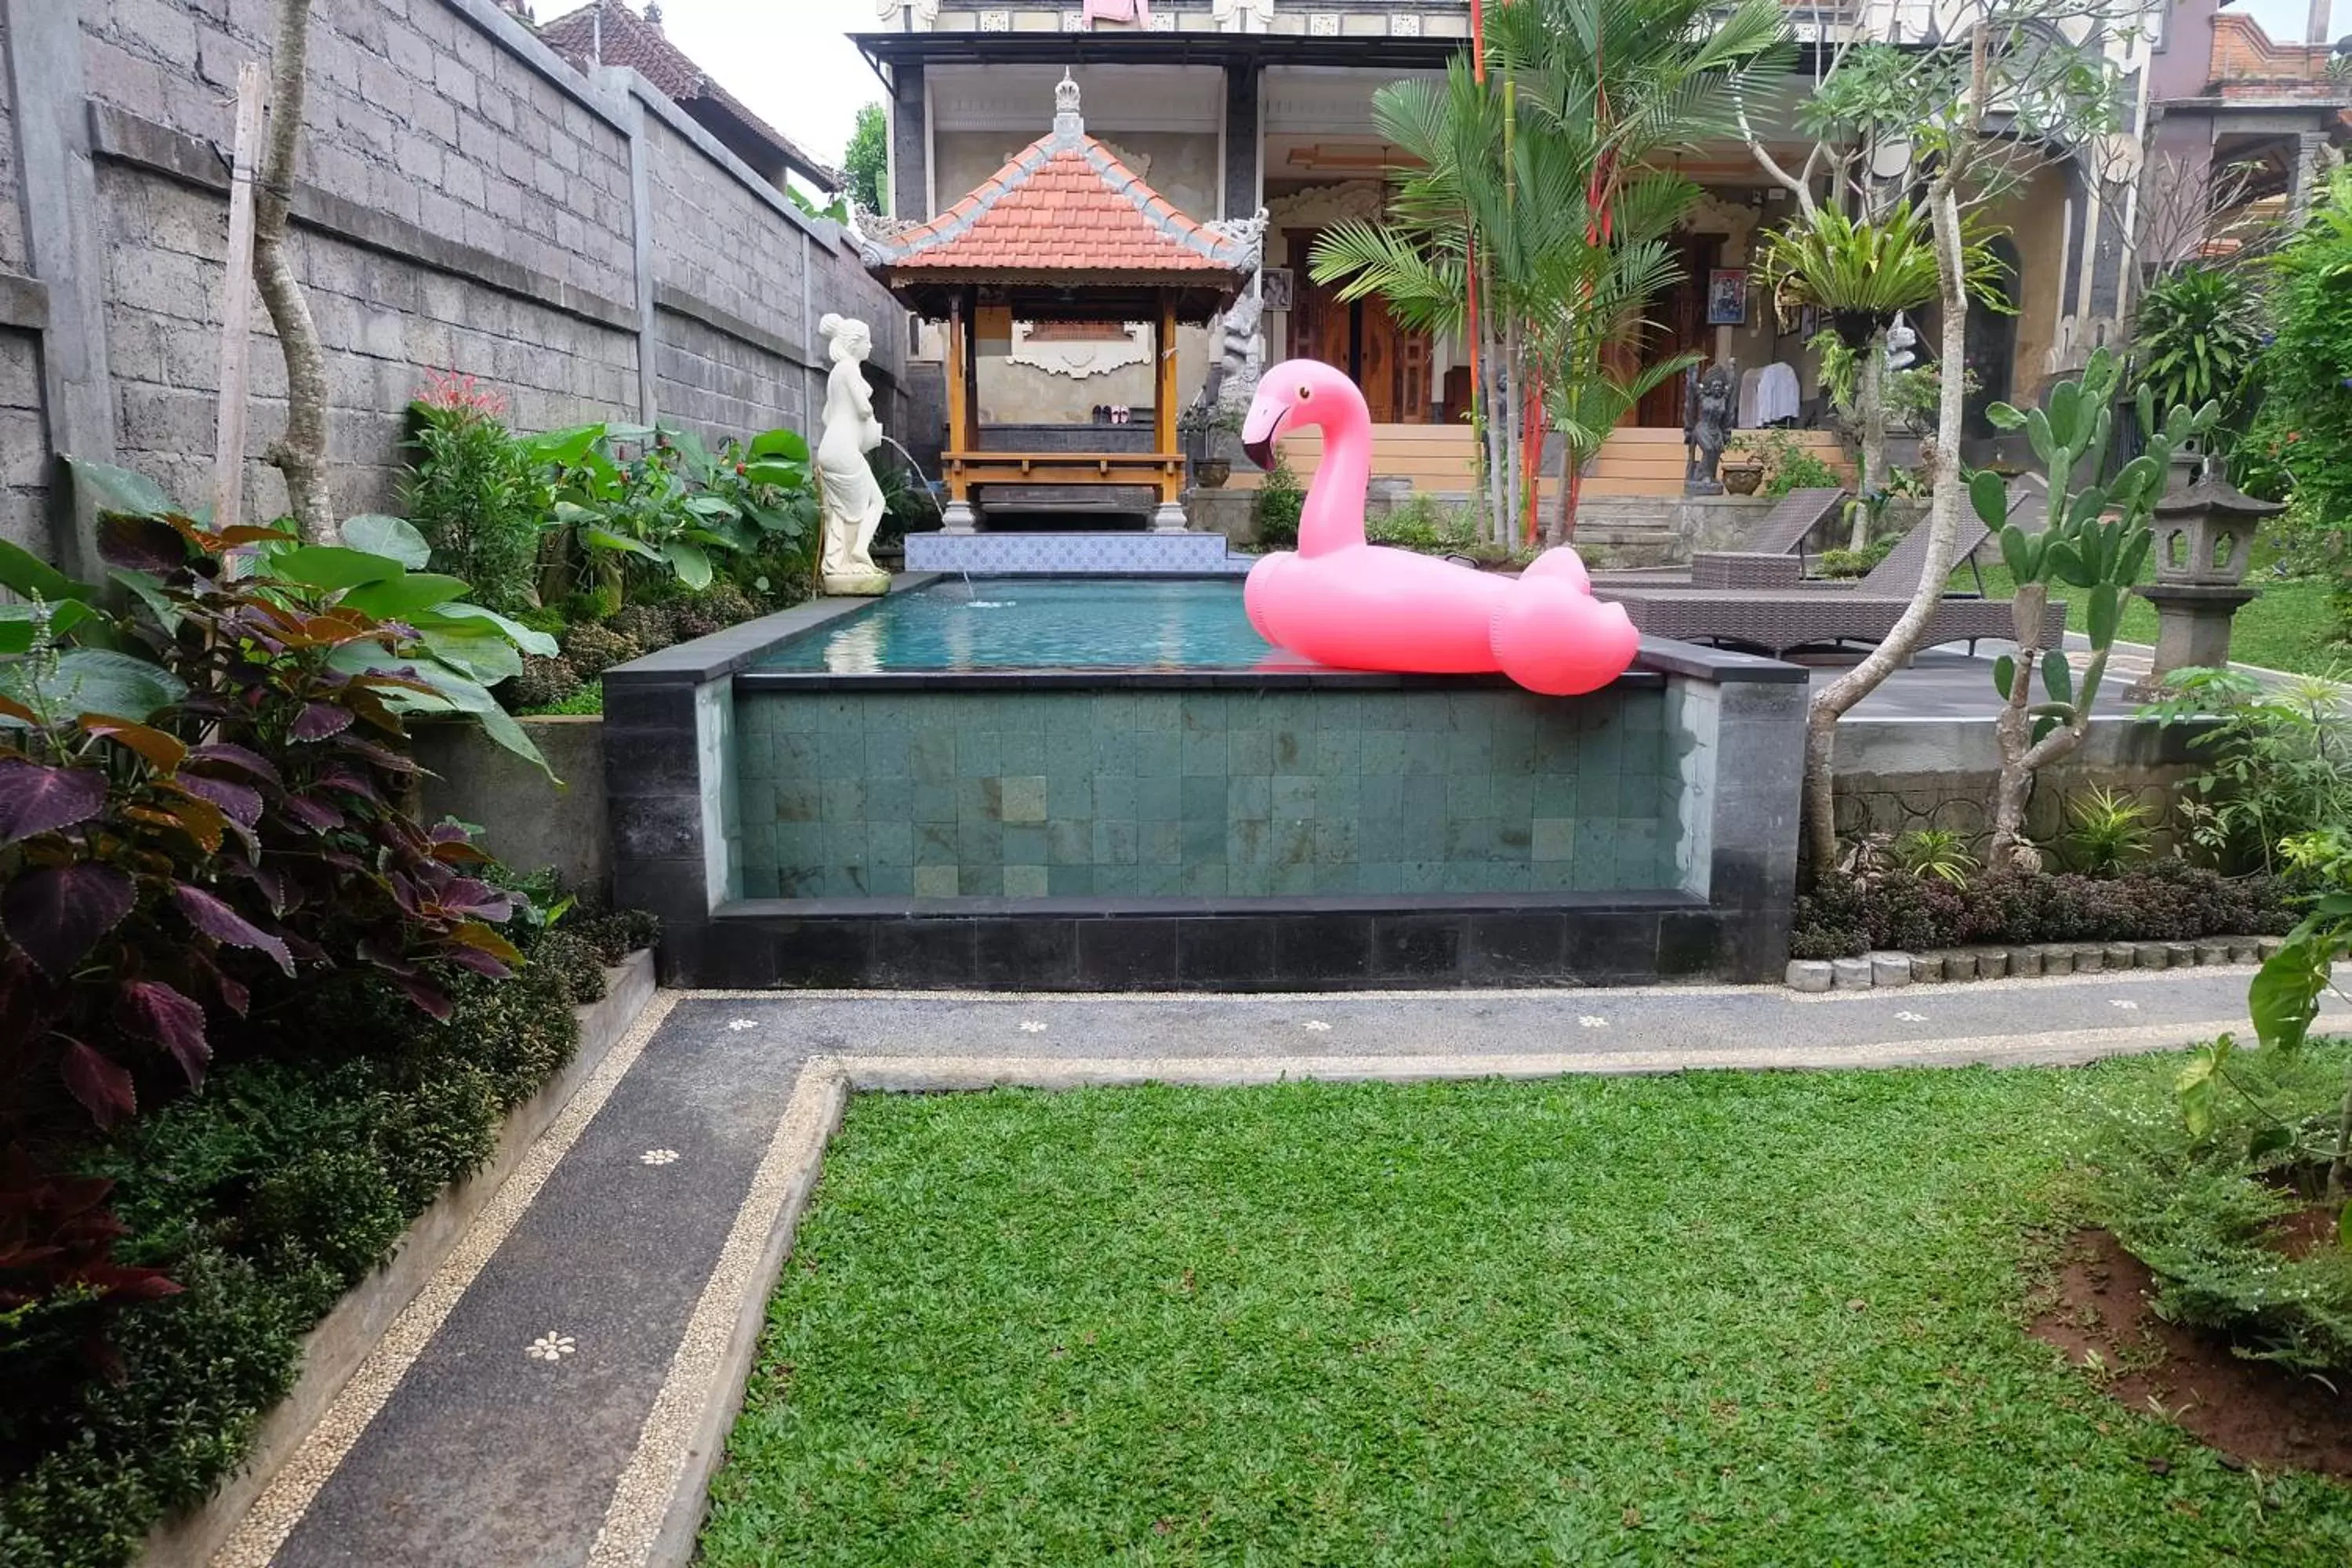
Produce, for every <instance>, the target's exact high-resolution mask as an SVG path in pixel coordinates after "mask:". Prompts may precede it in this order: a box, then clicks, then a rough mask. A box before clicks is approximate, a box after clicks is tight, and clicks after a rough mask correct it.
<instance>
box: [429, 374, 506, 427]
mask: <svg viewBox="0 0 2352 1568" xmlns="http://www.w3.org/2000/svg"><path fill="white" fill-rule="evenodd" d="M416 401H417V402H419V403H422V404H423V405H425V406H426V407H427V408H441V409H447V410H449V411H450V412H452V413H455V412H457V411H458V410H461V409H463V410H468V411H470V412H472V413H475V414H478V415H480V416H482V417H484V418H485V419H502V418H504V417H505V416H506V412H507V400H506V399H505V398H503V397H501V396H499V395H498V393H497V392H495V391H494V390H492V389H491V388H489V387H487V386H484V385H482V384H480V383H479V382H478V381H476V380H475V379H474V378H473V377H472V376H470V375H459V374H457V373H456V372H454V371H445V370H436V371H429V372H427V373H426V374H425V390H424V391H422V392H420V393H418V394H417V395H416Z"/></svg>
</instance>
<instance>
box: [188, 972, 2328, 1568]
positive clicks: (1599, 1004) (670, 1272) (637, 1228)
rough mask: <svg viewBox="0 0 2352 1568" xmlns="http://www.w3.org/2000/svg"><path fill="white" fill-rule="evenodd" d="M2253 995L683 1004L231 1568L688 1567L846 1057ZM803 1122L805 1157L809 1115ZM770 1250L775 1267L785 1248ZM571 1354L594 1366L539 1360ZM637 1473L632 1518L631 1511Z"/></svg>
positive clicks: (338, 1416) (1869, 1019)
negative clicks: (664, 1453)
mask: <svg viewBox="0 0 2352 1568" xmlns="http://www.w3.org/2000/svg"><path fill="white" fill-rule="evenodd" d="M2249 973H2250V972H2249V971H2247V970H2245V969H2240V968H2211V969H2198V970H2194V971H2190V972H2185V973H2145V972H2141V973H2122V974H2105V973H2102V974H2092V975H2082V976H2075V977H2071V978H2052V979H2047V980H2026V981H2009V982H1989V983H1981V984H1973V985H1949V986H1917V987H1909V988H1905V989H1901V990H1894V991H1876V992H1862V993H1853V994H1832V995H1829V996H1824V997H1810V998H1809V997H1801V996H1798V995H1796V994H1792V993H1790V992H1788V991H1785V990H1781V989H1779V988H1764V987H1759V988H1729V987H1718V988H1684V989H1664V988H1654V989H1640V990H1590V991H1577V992H1549V993H1528V992H1513V993H1454V994H1447V995H1444V996H1436V995H1429V994H1386V995H1380V994H1374V995H1363V994H1355V995H1349V996H1330V995H1321V996H1255V997H1240V996H1205V997H1184V998H1174V997H1150V998H1145V997H1124V996H1087V997H1051V998H1047V997H1024V996H1017V995H985V996H974V995H954V994H919V995H910V994H856V995H840V994H775V993H761V994H723V993H676V994H665V995H664V996H662V997H661V998H659V999H658V1000H657V1001H656V1004H655V1007H654V1010H653V1011H652V1012H651V1013H650V1014H649V1015H648V1016H647V1019H646V1022H645V1023H644V1024H642V1025H641V1026H640V1027H639V1029H638V1031H636V1032H635V1034H633V1035H632V1036H631V1037H630V1038H628V1039H627V1040H625V1041H624V1042H623V1043H622V1044H621V1045H620V1046H619V1047H616V1048H615V1049H614V1053H613V1055H612V1056H611V1057H610V1058H607V1059H606V1061H605V1062H604V1065H603V1066H602V1067H601V1068H599V1069H598V1070H597V1071H596V1072H595V1073H594V1074H593V1076H592V1077H591V1078H590V1079H589V1080H588V1082H587V1084H586V1086H585V1087H584V1088H583V1089H582V1091H581V1094H580V1097H579V1099H578V1100H576V1101H575V1102H574V1106H573V1109H572V1111H571V1112H570V1113H568V1114H567V1116H566V1117H565V1118H564V1119H563V1120H562V1121H559V1122H558V1123H557V1125H556V1127H555V1129H554V1130H553V1131H551V1133H550V1134H549V1136H548V1137H547V1138H546V1139H544V1140H542V1142H541V1146H540V1147H539V1149H538V1150H537V1151H535V1152H534V1154H533V1156H532V1157H531V1158H530V1159H528V1160H526V1162H525V1164H524V1166H523V1168H522V1170H521V1171H520V1173H518V1175H517V1176H516V1177H515V1178H514V1181H513V1182H512V1183H510V1184H509V1191H510V1193H511V1194H513V1195H511V1196H510V1195H509V1194H502V1195H501V1197H500V1199H499V1201H498V1202H497V1203H495V1204H494V1205H492V1207H491V1209H490V1210H489V1211H488V1213H487V1214H486V1215H485V1216H484V1218H483V1219H482V1220H481V1221H479V1222H478V1224H477V1227H476V1233H475V1234H474V1235H472V1236H469V1237H468V1238H467V1241H466V1242H465V1243H464V1244H462V1245H461V1246H460V1247H458V1249H457V1252H456V1253H454V1254H453V1255H452V1257H451V1259H450V1262H449V1263H448V1264H447V1265H446V1266H445V1267H444V1268H443V1270H442V1273H441V1275H440V1276H439V1277H437V1278H436V1279H435V1280H434V1282H433V1283H432V1284H431V1285H430V1286H428V1287H427V1289H425V1291H424V1292H423V1293H422V1294H421V1295H420V1296H419V1297H418V1299H417V1300H416V1301H415V1303H414V1304H412V1306H411V1307H410V1308H409V1310H408V1311H407V1313H406V1314H404V1318H403V1320H402V1321H400V1322H399V1323H396V1324H395V1325H394V1329H393V1331H392V1333H391V1334H390V1336H389V1337H388V1338H387V1340H386V1342H385V1344H384V1346H383V1347H382V1348H380V1350H379V1352H378V1354H377V1356H376V1357H375V1359H373V1361H372V1362H371V1363H369V1365H367V1366H366V1367H363V1368H362V1371H361V1372H360V1373H359V1374H358V1375H357V1376H356V1377H355V1378H354V1379H353V1381H352V1385H351V1387H350V1388H349V1389H347V1390H346V1394H345V1396H344V1398H343V1399H342V1400H341V1401H340V1402H339V1403H338V1405H337V1406H336V1408H335V1409H334V1410H333V1411H331V1413H330V1415H328V1417H327V1418H326V1420H325V1421H324V1422H323V1423H322V1424H321V1426H320V1428H319V1430H318V1431H317V1432H315V1433H314V1434H313V1436H312V1438H311V1439H310V1444H309V1446H308V1447H306V1448H305V1449H304V1450H303V1451H302V1452H300V1453H299V1454H297V1455H296V1457H295V1458H294V1461H293V1462H292V1463H291V1464H290V1465H289V1467H288V1468H287V1469H286V1471H284V1472H282V1473H281V1476H280V1478H279V1479H278V1482H277V1483H276V1484H275V1485H273V1487H272V1488H271V1489H270V1490H269V1492H268V1493H267V1494H266V1495H265V1497H264V1499H263V1500H262V1503H261V1505H260V1506H259V1507H258V1508H257V1510H255V1513H254V1514H253V1515H252V1516H251V1517H250V1518H249V1519H248V1521H247V1528H246V1529H245V1530H244V1531H242V1532H241V1533H240V1534H239V1536H238V1537H237V1538H236V1539H235V1540H234V1541H233V1542H231V1543H230V1546H229V1548H228V1550H227V1551H226V1552H225V1553H224V1554H223V1555H222V1557H221V1558H220V1559H219V1562H220V1563H223V1564H252V1565H258V1564H261V1563H269V1562H275V1563H281V1564H288V1565H296V1564H299V1565H304V1568H308V1565H313V1564H329V1563H337V1564H341V1563H367V1564H383V1563H434V1564H436V1565H446V1568H491V1565H498V1568H508V1565H520V1564H526V1563H528V1564H548V1563H598V1564H606V1563H629V1564H635V1563H644V1562H647V1561H670V1560H673V1559H670V1558H667V1557H660V1558H654V1557H649V1556H648V1555H647V1553H648V1550H649V1548H648V1545H647V1542H650V1541H651V1539H652V1534H651V1527H650V1525H649V1524H647V1522H646V1518H645V1516H646V1513H647V1512H648V1511H649V1510H651V1511H658V1510H659V1508H660V1507H661V1506H662V1505H666V1504H667V1500H668V1497H669V1495H670V1482H669V1480H668V1479H667V1477H668V1476H669V1475H670V1474H672V1473H674V1468H675V1467H674V1466H673V1467H672V1468H670V1469H665V1468H663V1467H662V1466H658V1465H656V1466H653V1467H650V1473H654V1474H656V1476H657V1477H658V1478H660V1484H659V1485H658V1486H657V1488H656V1495H655V1496H653V1497H651V1498H648V1496H647V1495H646V1491H645V1489H644V1486H643V1485H642V1484H641V1483H642V1480H643V1478H644V1477H645V1476H646V1474H647V1473H649V1468H648V1466H647V1465H646V1462H645V1456H646V1454H647V1453H650V1452H653V1451H654V1450H655V1448H656V1447H657V1446H658V1445H659V1444H662V1443H665V1442H667V1443H669V1444H671V1445H672V1446H673V1447H674V1448H677V1450H678V1451H679V1452H684V1451H685V1450H684V1448H683V1447H681V1445H682V1444H683V1439H681V1438H679V1437H678V1436H677V1429H678V1420H677V1416H678V1401H679V1398H680V1396H681V1379H680V1373H679V1370H677V1369H685V1368H688V1367H690V1366H692V1365H694V1364H696V1362H697V1355H698V1354H699V1353H701V1352H695V1348H694V1347H695V1342H696V1335H698V1334H699V1335H701V1337H702V1342H703V1343H704V1346H705V1349H706V1351H707V1349H708V1338H709V1336H708V1334H707V1332H706V1331H705V1330H703V1329H695V1328H693V1327H692V1325H693V1324H695V1323H697V1322H701V1323H703V1324H705V1325H706V1328H707V1323H708V1321H709V1315H710V1306H711V1303H710V1302H709V1301H708V1300H705V1297H706V1287H707V1286H712V1281H713V1279H714V1275H716V1276H717V1277H718V1278H719V1279H721V1280H725V1279H727V1278H728V1275H727V1273H726V1270H727V1268H730V1267H732V1268H736V1269H737V1270H738V1273H739V1274H740V1272H741V1267H740V1256H741V1251H742V1247H741V1237H740V1236H737V1237H736V1238H735V1239H736V1245H735V1247H732V1248H731V1249H730V1235H731V1234H733V1233H736V1232H739V1231H740V1230H741V1229H742V1228H743V1227H742V1226H739V1223H738V1215H739V1213H746V1214H750V1215H759V1214H761V1213H767V1212H779V1205H781V1208H780V1212H781V1213H782V1214H783V1215H787V1216H789V1215H791V1214H792V1213H793V1200H794V1199H795V1198H796V1197H797V1195H798V1192H799V1188H798V1187H797V1186H794V1187H793V1190H792V1191H791V1192H785V1191H782V1188H783V1187H785V1186H786V1185H788V1184H786V1183H784V1182H782V1181H781V1180H780V1179H779V1178H778V1176H777V1174H776V1173H777V1172H778V1171H779V1170H780V1169H783V1168H785V1167H784V1166H783V1165H782V1164H781V1163H780V1161H779V1158H778V1152H779V1151H780V1150H782V1148H783V1147H784V1146H785V1144H786V1142H787V1141H788V1140H787V1135H788V1133H789V1132H791V1131H792V1129H791V1128H789V1127H788V1125H787V1117H786V1111H787V1108H788V1107H792V1106H793V1104H794V1096H795V1090H796V1089H798V1088H800V1087H801V1080H802V1079H803V1075H804V1072H805V1071H807V1070H808V1069H809V1064H810V1063H811V1062H812V1060H814V1059H827V1058H829V1060H826V1061H825V1065H824V1068H823V1069H822V1070H824V1071H830V1072H837V1071H838V1068H837V1067H836V1066H835V1063H837V1062H838V1060H839V1059H840V1058H857V1059H860V1060H863V1061H865V1062H867V1063H869V1064H880V1065H881V1066H883V1067H886V1068H889V1070H891V1071H892V1072H895V1073H897V1074H898V1076H899V1077H901V1078H904V1079H908V1081H914V1080H916V1079H935V1080H936V1081H940V1082H964V1083H986V1082H990V1081H1028V1082H1045V1083H1051V1082H1055V1081H1057V1080H1059V1079H1068V1078H1072V1077H1076V1076H1091V1077H1093V1078H1096V1079H1104V1078H1107V1077H1108V1078H1110V1079H1118V1078H1121V1077H1125V1078H1129V1079H1132V1078H1137V1077H1140V1076H1145V1075H1149V1076H1151V1077H1159V1078H1166V1079H1172V1080H1176V1081H1212V1080H1214V1079H1218V1078H1225V1077H1236V1076H1239V1077H1248V1078H1252V1079H1265V1078H1270V1077H1272V1076H1275V1075H1276V1074H1278V1073H1280V1074H1288V1075H1291V1076H1298V1075H1303V1074H1310V1073H1314V1072H1316V1071H1317V1062H1318V1059H1321V1060H1322V1061H1323V1062H1324V1064H1325V1070H1326V1071H1328V1074H1329V1075H1330V1076H1335V1077H1358V1078H1360V1077H1370V1076H1392V1075H1395V1074H1398V1073H1399V1072H1403V1073H1407V1074H1410V1075H1412V1076H1421V1077H1454V1076H1486V1075H1492V1074H1496V1073H1512V1074H1515V1075H1516V1074H1522V1073H1531V1072H1539V1073H1557V1072H1562V1071H1594V1072H1653V1071H1668V1070H1675V1069H1677V1068H1700V1067H1712V1068H1778V1067H1834V1066H1850V1067H1857V1068H1860V1067H1877V1066H1889V1065H1906V1064H1915V1063H1920V1064H1932V1063H1958V1062H1964V1061H1992V1062H2003V1063H2022V1062H2076V1061H2083V1060H2088V1059H2091V1058H2096V1057H2100V1056H2105V1055H2111V1054H2116V1053H2119V1052H2124V1051H2138V1050H2152V1049H2161V1048H2167V1047H2179V1046H2182V1045H2186V1044H2188V1043H2190V1042H2192V1041H2194V1040H2196V1039H2199V1038H2201V1037H2210V1035H2212V1034H2214V1033H2216V1032H2218V1031H2219V1030H2221V1029H2223V1028H2229V1027H2240V1028H2242V1027H2243V1012H2244V996H2245V987H2246V982H2247V979H2248V976H2249ZM2345 1022H2352V1019H2340V1020H2339V1026H2340V1024H2341V1023H2345ZM1089 1063H1090V1064H1093V1065H1091V1066H1088V1065H1086V1064H1089ZM890 1064H897V1065H896V1066H895V1067H891V1066H890ZM799 1121H800V1122H801V1126H800V1128H799V1131H798V1134H797V1135H798V1136H802V1137H805V1136H807V1135H808V1131H809V1130H808V1127H807V1125H806V1122H807V1115H806V1110H805V1107H803V1109H802V1110H801V1111H800V1112H799ZM753 1228H754V1229H755V1230H759V1231H760V1232H761V1234H760V1235H758V1236H755V1237H753V1239H754V1241H755V1242H762V1243H763V1242H764V1241H765V1240H766V1234H765V1233H766V1232H767V1231H768V1230H771V1229H772V1228H773V1227H772V1226H753ZM727 1258H736V1259H737V1262H736V1263H735V1264H733V1265H730V1264H728V1263H727V1262H726V1259H727ZM768 1284H769V1281H768V1279H765V1278H764V1277H761V1278H747V1279H744V1281H743V1283H742V1285H741V1286H740V1288H730V1289H731V1297H732V1299H730V1300H722V1301H720V1302H719V1306H720V1307H722V1308H723V1309H724V1310H725V1317H726V1321H727V1322H729V1323H732V1322H733V1321H735V1317H734V1314H735V1313H736V1312H737V1310H739V1307H740V1305H741V1304H742V1303H746V1302H751V1301H753V1300H763V1299H764V1297H765V1295H766V1291H767V1287H768ZM712 1292H713V1293H714V1294H719V1293H721V1292H719V1291H718V1290H717V1288H716V1287H715V1286H712ZM698 1306H700V1307H701V1308H702V1309H703V1311H702V1315H701V1317H700V1318H699V1319H698V1316H697V1310H698ZM545 1336H562V1337H563V1338H564V1340H565V1342H568V1343H569V1344H570V1346H571V1347H572V1348H571V1349H570V1350H568V1351H565V1352H562V1353H560V1354H558V1353H556V1352H553V1351H551V1350H550V1351H543V1352H542V1353H540V1354H534V1353H533V1345H534V1342H541V1344H542V1345H544V1344H545V1343H546V1340H545V1338H544V1337H545ZM721 1337H722V1339H723V1336H721ZM682 1346H685V1347H687V1352H691V1353H685V1352H682V1351H681V1347H682ZM404 1347H405V1348H404ZM705 1359H706V1360H707V1359H708V1358H707V1357H706V1358H705ZM673 1363H676V1367H675V1368H674V1364H673ZM685 1382H686V1386H685V1387H684V1396H685V1397H686V1400H687V1403H688V1405H690V1406H691V1407H692V1408H694V1409H697V1410H699V1409H704V1408H707V1407H708V1405H709V1399H710V1397H711V1389H712V1388H713V1387H715V1386H717V1380H716V1378H715V1377H714V1378H704V1379H703V1380H702V1382H701V1383H700V1384H697V1383H696V1382H695V1380H694V1379H692V1378H688V1379H686V1380H685ZM649 1417H650V1418H649ZM695 1451H696V1452H699V1448H697V1449H696V1450H695ZM681 1462H684V1463H686V1464H687V1465H688V1469H689V1471H691V1468H692V1463H691V1460H687V1461H681ZM633 1464H634V1470H633ZM632 1474H634V1475H635V1476H636V1477H637V1478H638V1481H639V1483H640V1484H637V1485H636V1486H635V1494H634V1500H633V1493H632V1489H631V1488H630V1487H627V1486H624V1485H623V1484H622V1482H623V1479H624V1478H625V1476H629V1475H632Z"/></svg>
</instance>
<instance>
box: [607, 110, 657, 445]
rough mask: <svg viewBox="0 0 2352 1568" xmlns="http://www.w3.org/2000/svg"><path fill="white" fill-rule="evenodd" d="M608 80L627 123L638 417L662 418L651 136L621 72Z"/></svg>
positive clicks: (649, 421)
mask: <svg viewBox="0 0 2352 1568" xmlns="http://www.w3.org/2000/svg"><path fill="white" fill-rule="evenodd" d="M614 75H615V73H607V77H606V81H607V85H610V86H613V87H614V88H616V89H618V90H617V91H616V92H615V94H614V96H615V97H616V98H617V99H618V100H620V102H621V103H622V104H624V105H625V107H626V111H627V117H628V123H629V237H630V238H631V239H632V241H634V245H633V254H634V256H635V262H636V282H637V423H638V424H640V425H657V424H659V423H660V422H661V321H660V320H659V317H658V314H657V311H656V306H655V304H654V168H653V157H654V152H653V138H652V137H651V136H649V135H647V134H646V106H645V105H644V104H642V103H640V102H638V101H637V96H636V94H635V92H632V91H631V90H630V89H629V86H628V80H627V78H626V77H625V76H623V77H619V78H618V79H614Z"/></svg>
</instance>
